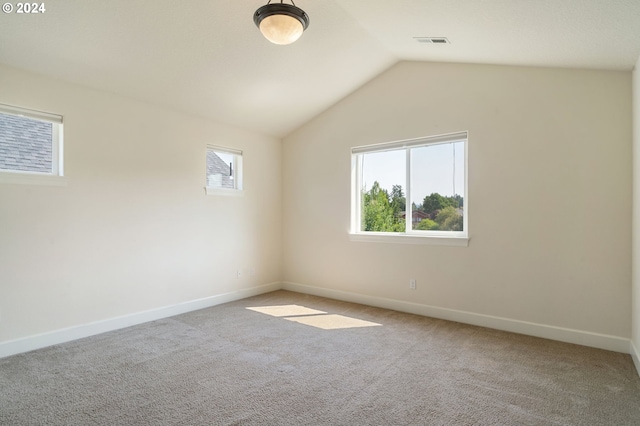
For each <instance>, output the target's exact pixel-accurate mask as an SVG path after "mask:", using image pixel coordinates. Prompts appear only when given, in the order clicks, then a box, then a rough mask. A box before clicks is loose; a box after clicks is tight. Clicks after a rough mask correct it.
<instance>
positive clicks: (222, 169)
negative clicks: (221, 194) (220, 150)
mask: <svg viewBox="0 0 640 426" xmlns="http://www.w3.org/2000/svg"><path fill="white" fill-rule="evenodd" d="M215 175H220V176H221V185H220V186H222V188H233V187H234V186H233V179H232V178H231V168H230V165H229V164H227V163H226V162H225V161H224V160H222V158H220V157H218V156H217V155H216V153H215V152H214V151H212V150H207V179H208V178H209V176H215ZM207 185H209V186H213V185H212V184H211V183H207Z"/></svg>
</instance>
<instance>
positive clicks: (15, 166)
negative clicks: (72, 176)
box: [0, 104, 64, 180]
mask: <svg viewBox="0 0 640 426" xmlns="http://www.w3.org/2000/svg"><path fill="white" fill-rule="evenodd" d="M62 158H63V156H62V117H61V116H59V115H54V114H49V113H45V112H40V111H34V110H29V109H24V108H18V107H13V106H9V105H1V104H0V179H2V180H7V179H8V178H15V177H16V176H18V178H20V177H27V178H28V177H51V176H62V175H63V174H64V173H63V167H62Z"/></svg>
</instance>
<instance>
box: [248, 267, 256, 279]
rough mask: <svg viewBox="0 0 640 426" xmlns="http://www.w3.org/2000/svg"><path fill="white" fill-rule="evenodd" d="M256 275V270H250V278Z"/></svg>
mask: <svg viewBox="0 0 640 426" xmlns="http://www.w3.org/2000/svg"><path fill="white" fill-rule="evenodd" d="M255 274H256V268H249V276H250V277H253V276H254V275H255Z"/></svg>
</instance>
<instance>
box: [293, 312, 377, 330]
mask: <svg viewBox="0 0 640 426" xmlns="http://www.w3.org/2000/svg"><path fill="white" fill-rule="evenodd" d="M285 319H286V320H289V321H295V322H297V323H300V324H305V325H310V326H312V327H317V328H321V329H323V330H335V329H338V328H356V327H374V326H378V325H382V324H377V323H375V322H370V321H364V320H359V319H356V318H351V317H345V316H343V315H334V314H329V315H313V316H309V317H294V318H285Z"/></svg>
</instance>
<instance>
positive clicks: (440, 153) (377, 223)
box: [351, 132, 468, 239]
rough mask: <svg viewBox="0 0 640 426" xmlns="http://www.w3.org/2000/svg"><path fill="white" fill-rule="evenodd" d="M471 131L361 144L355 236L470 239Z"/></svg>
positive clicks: (355, 171) (355, 155)
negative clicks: (468, 184) (468, 162)
mask: <svg viewBox="0 0 640 426" xmlns="http://www.w3.org/2000/svg"><path fill="white" fill-rule="evenodd" d="M466 146H467V133H466V132H461V133H453V134H448V135H441V136H433V137H426V138H420V139H412V140H406V141H397V142H390V143H384V144H378V145H369V146H362V147H356V148H353V149H352V150H351V153H352V215H351V222H352V224H351V228H352V234H355V235H358V234H359V235H378V236H391V235H396V236H400V235H402V236H410V237H440V238H443V237H453V238H464V239H466V237H467V235H468V234H467V228H468V225H467V210H468V209H467V178H466V170H467V164H466V160H467V155H466V151H467V150H466Z"/></svg>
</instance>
